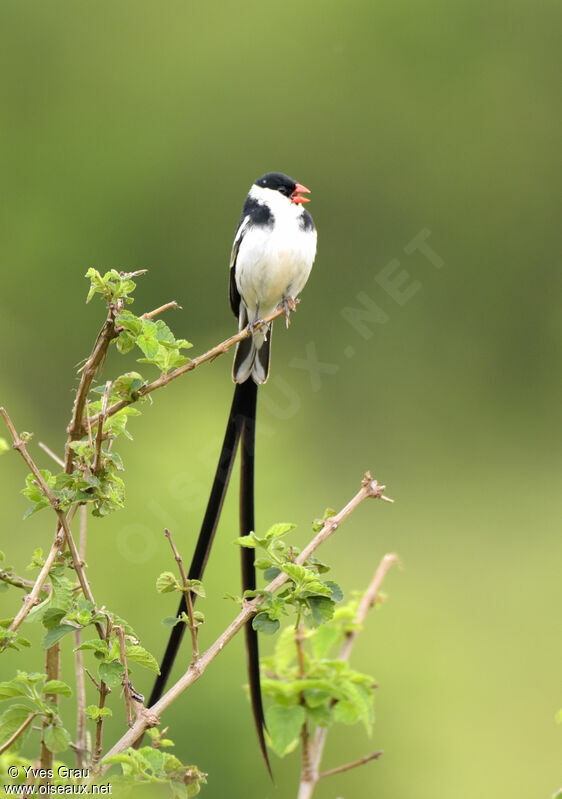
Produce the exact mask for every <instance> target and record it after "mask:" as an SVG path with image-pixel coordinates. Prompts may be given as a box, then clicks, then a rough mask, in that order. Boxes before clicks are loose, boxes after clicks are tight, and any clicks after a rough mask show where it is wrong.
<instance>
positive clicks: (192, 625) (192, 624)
mask: <svg viewBox="0 0 562 799" xmlns="http://www.w3.org/2000/svg"><path fill="white" fill-rule="evenodd" d="M164 535H165V536H166V538H167V539H168V541H169V542H170V546H171V548H172V552H173V553H174V558H175V559H176V563H177V564H178V569H179V573H180V577H181V580H182V585H183V594H184V596H185V603H186V605H187V618H188V619H189V632H190V633H191V651H192V658H193V660H194V661H195V660H197V658H198V657H199V645H198V643H197V622H196V621H195V616H194V615H193V599H192V598H191V591H190V590H189V583H188V579H187V574H186V573H185V568H184V565H183V559H182V556H181V555H180V553H179V552H178V550H177V547H176V545H175V544H174V539H173V538H172V534H171V532H170V531H169V530H168V529H167V528H166V529H165V530H164Z"/></svg>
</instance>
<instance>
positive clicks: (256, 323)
mask: <svg viewBox="0 0 562 799" xmlns="http://www.w3.org/2000/svg"><path fill="white" fill-rule="evenodd" d="M264 324H265V320H264V319H260V318H259V317H256V318H255V319H254V320H253V321H252V322H250V323H249V324H248V327H249V328H250V333H251V334H252V335H254V333H255V332H256V330H258V329H259V328H261V327H263V326H264Z"/></svg>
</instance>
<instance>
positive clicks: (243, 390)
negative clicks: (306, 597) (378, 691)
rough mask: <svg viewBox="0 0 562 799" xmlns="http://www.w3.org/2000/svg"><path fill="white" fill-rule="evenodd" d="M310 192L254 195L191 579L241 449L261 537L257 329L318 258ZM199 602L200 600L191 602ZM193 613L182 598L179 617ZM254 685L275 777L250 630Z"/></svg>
mask: <svg viewBox="0 0 562 799" xmlns="http://www.w3.org/2000/svg"><path fill="white" fill-rule="evenodd" d="M309 193H310V190H309V189H307V188H306V186H303V185H302V184H301V183H297V182H296V181H294V180H293V179H292V178H290V177H288V176H287V175H284V174H282V173H281V172H269V173H268V174H266V175H263V176H262V177H261V178H258V179H257V180H256V182H255V183H254V184H253V185H252V187H251V188H250V192H249V194H248V196H247V198H246V201H245V203H244V207H243V209H242V215H241V218H240V222H239V224H238V228H237V230H236V234H235V237H234V244H233V247H232V254H231V258H230V305H231V307H232V310H233V312H234V314H235V315H236V316H237V317H238V324H239V327H240V329H241V330H242V329H243V328H244V327H246V325H250V327H251V329H252V330H251V332H252V334H251V336H250V337H248V338H246V339H243V340H242V341H241V342H240V343H239V344H238V346H237V348H236V353H235V356H234V366H233V371H232V377H233V380H234V382H235V383H236V387H235V390H234V398H233V400H232V405H231V408H230V415H229V418H228V423H227V426H226V432H225V436H224V441H223V445H222V449H221V453H220V456H219V462H218V466H217V471H216V473H215V478H214V481H213V486H212V489H211V494H210V496H209V501H208V503H207V509H206V511H205V516H204V518H203V522H202V524H201V529H200V532H199V538H198V539H197V544H196V547H195V552H194V554H193V558H192V561H191V566H190V569H189V575H188V577H189V579H190V580H195V579H197V580H200V579H201V577H202V576H203V572H204V570H205V566H206V564H207V560H208V558H209V554H210V551H211V546H212V544H213V540H214V537H215V532H216V529H217V525H218V522H219V517H220V513H221V510H222V506H223V502H224V498H225V495H226V490H227V487H228V482H229V480H230V474H231V471H232V467H233V464H234V459H235V456H236V451H237V449H238V444H239V443H240V450H241V455H240V535H242V536H244V535H248V533H250V532H252V531H253V530H255V519H254V441H255V426H256V407H257V388H258V385H260V384H261V383H265V381H266V380H267V378H268V375H269V365H270V354H271V325H269V329H265V328H264V327H263V326H262V327H259V328H256V327H255V325H256V323H257V322H258V321H260V320H261V319H263V318H264V317H266V316H267V315H268V314H269V313H271V312H272V311H274V310H275V308H277V307H278V306H280V305H283V306H284V308H285V313H286V316H287V320H288V318H289V312H290V311H291V310H294V308H295V299H296V298H297V296H298V295H299V294H300V292H301V291H302V289H303V288H304V286H305V284H306V281H307V280H308V276H309V275H310V270H311V269H312V264H313V263H314V257H315V255H316V228H315V226H314V222H313V221H312V217H311V216H310V214H309V213H308V211H307V210H306V209H305V208H304V203H307V202H308V201H309V200H308V198H307V197H304V196H303V195H304V194H309ZM241 560H242V586H243V589H244V590H253V589H255V587H256V576H255V568H254V550H253V549H249V548H247V547H241ZM193 599H195V597H193ZM186 610H187V605H186V600H185V597H182V600H181V603H180V606H179V609H178V616H180V615H181V614H182V613H183V612H185V611H186ZM185 626H186V625H185V624H176V626H175V627H174V628H173V630H172V633H171V635H170V639H169V641H168V645H167V647H166V651H165V653H164V657H163V660H162V664H161V667H160V675H159V676H158V678H157V680H156V682H155V685H154V688H153V690H152V694H151V696H150V699H149V703H148V706H149V707H151V706H152V705H154V704H155V702H157V701H158V699H160V697H161V696H162V693H163V692H164V688H165V686H166V681H167V679H168V677H169V674H170V671H171V669H172V666H173V663H174V660H175V657H176V655H177V652H178V649H179V645H180V642H181V639H182V637H183V634H184V632H185ZM245 633H246V652H247V661H248V678H249V684H250V695H251V700H252V709H253V713H254V720H255V723H256V729H257V733H258V739H259V743H260V749H261V752H262V755H263V757H264V759H265V762H266V765H267V767H268V769H269V771H270V773H271V768H270V764H269V758H268V755H267V749H266V744H265V738H264V728H265V722H264V713H263V707H262V698H261V690H260V670H259V652H258V640H257V633H256V631H255V630H254V629H253V627H252V624H251V622H249V623H248V624H247V625H246V630H245Z"/></svg>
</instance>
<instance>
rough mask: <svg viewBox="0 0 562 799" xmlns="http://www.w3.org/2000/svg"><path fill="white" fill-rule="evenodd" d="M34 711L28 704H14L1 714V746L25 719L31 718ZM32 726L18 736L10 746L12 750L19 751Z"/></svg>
mask: <svg viewBox="0 0 562 799" xmlns="http://www.w3.org/2000/svg"><path fill="white" fill-rule="evenodd" d="M32 712H33V711H32V710H30V708H29V707H27V706H26V705H12V706H11V707H9V708H8V709H7V710H5V711H4V712H3V713H2V715H1V716H0V747H1V746H3V745H4V744H5V743H7V742H8V741H9V740H10V738H11V737H12V735H13V734H14V733H15V732H16V730H18V729H19V728H20V727H21V725H22V724H23V723H24V721H26V720H27V719H28V718H29V715H30V713H32ZM30 728H31V725H29V726H28V727H27V729H26V730H24V732H23V733H22V734H21V735H19V736H18V738H16V740H15V741H14V742H13V743H12V744H11V746H10V750H9V751H10V752H17V751H19V750H20V749H21V747H22V745H23V743H24V741H25V739H26V737H27V735H28V734H29V731H30Z"/></svg>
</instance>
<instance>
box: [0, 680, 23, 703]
mask: <svg viewBox="0 0 562 799" xmlns="http://www.w3.org/2000/svg"><path fill="white" fill-rule="evenodd" d="M27 695H28V694H27V691H26V690H25V687H24V686H23V685H22V684H21V683H18V682H0V702H2V701H3V700H4V699H13V698H14V696H27Z"/></svg>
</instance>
